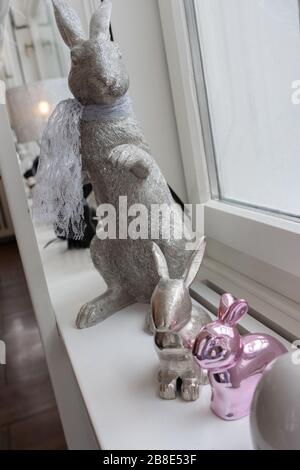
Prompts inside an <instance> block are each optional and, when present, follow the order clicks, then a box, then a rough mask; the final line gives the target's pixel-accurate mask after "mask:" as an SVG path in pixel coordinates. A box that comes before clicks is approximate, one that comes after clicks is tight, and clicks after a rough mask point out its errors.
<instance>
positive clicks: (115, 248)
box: [53, 0, 193, 328]
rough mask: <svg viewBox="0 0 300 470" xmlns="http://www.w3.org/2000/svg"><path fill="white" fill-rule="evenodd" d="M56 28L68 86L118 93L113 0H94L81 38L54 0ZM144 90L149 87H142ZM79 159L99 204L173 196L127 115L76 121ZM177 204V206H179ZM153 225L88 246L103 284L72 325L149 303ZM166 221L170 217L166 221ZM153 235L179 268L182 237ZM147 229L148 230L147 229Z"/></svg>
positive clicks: (185, 256)
mask: <svg viewBox="0 0 300 470" xmlns="http://www.w3.org/2000/svg"><path fill="white" fill-rule="evenodd" d="M53 4H54V8H55V15H56V20H57V24H58V27H59V30H60V33H61V35H62V37H63V39H64V41H65V43H66V44H67V45H68V47H69V48H70V50H71V58H72V68H71V72H70V76H69V86H70V90H71V92H72V93H73V95H74V96H75V98H76V99H77V100H78V101H79V102H80V103H81V104H82V105H84V106H89V105H96V106H102V105H105V106H110V105H114V104H115V103H117V102H118V100H120V99H121V98H122V97H124V96H125V95H126V93H127V91H128V88H129V77H128V74H127V72H126V69H125V67H124V65H123V62H122V56H121V54H120V51H119V48H118V46H117V45H116V43H114V42H112V41H111V38H110V33H109V26H110V17H111V8H112V4H111V2H110V1H108V0H106V1H104V2H103V3H100V2H99V8H98V9H97V11H96V12H95V13H94V15H93V17H92V19H91V24H90V37H89V39H86V38H85V35H84V33H83V31H82V28H81V24H80V20H79V18H78V16H77V15H76V13H75V12H74V11H73V10H72V9H71V7H70V6H69V5H68V3H67V2H66V1H64V0H53ZM145 93H147V90H145ZM81 154H82V165H83V168H84V170H85V171H86V172H87V174H88V176H89V178H90V181H91V183H92V185H93V189H94V192H95V196H96V202H97V204H98V205H100V204H103V203H105V204H107V203H110V204H112V205H113V206H114V207H115V208H116V210H117V225H118V224H119V220H120V217H122V216H123V215H124V214H122V213H121V211H120V213H119V211H118V207H119V200H120V199H119V198H120V197H121V196H126V197H127V204H128V207H130V206H132V205H134V204H137V203H138V204H143V205H144V206H145V207H146V208H147V209H148V210H149V213H150V209H151V206H152V205H155V204H165V205H166V206H167V207H173V206H174V201H173V199H172V196H171V193H170V191H169V188H168V185H167V183H166V180H165V178H164V176H163V175H162V173H161V171H160V169H159V167H158V165H157V164H156V163H155V160H154V158H153V157H152V156H151V153H150V149H149V147H148V145H147V143H146V142H145V140H144V136H143V134H142V132H141V130H140V128H139V126H138V123H137V122H136V120H135V117H134V115H133V114H131V115H130V116H125V117H122V118H120V119H116V118H113V119H106V120H101V119H100V120H99V119H98V120H97V118H95V120H93V121H92V122H85V121H84V120H82V123H81ZM176 210H177V211H181V209H180V208H179V207H177V208H176ZM156 223H157V224H158V226H157V227H154V226H153V221H152V226H151V217H150V218H149V236H148V239H147V240H144V239H143V240H142V239H138V240H132V239H116V240H111V239H107V240H104V241H103V240H99V239H98V238H97V237H96V238H95V239H94V241H93V242H92V245H91V255H92V259H93V262H94V265H95V267H96V269H97V270H98V271H99V272H100V273H101V275H102V276H103V278H104V280H105V281H106V284H107V286H108V289H107V291H106V292H105V293H104V294H103V295H101V296H100V297H98V298H96V299H94V300H92V301H91V302H89V303H88V304H86V305H84V306H83V307H82V309H81V311H80V313H79V316H78V319H77V326H78V328H86V327H90V326H92V325H95V324H97V323H99V322H100V321H102V320H104V319H106V318H107V317H109V316H110V315H112V314H113V313H114V312H116V311H118V310H120V309H122V308H124V307H126V306H128V305H131V304H133V303H136V302H142V303H150V299H151V295H152V293H153V290H154V288H155V286H156V285H157V283H158V280H159V278H158V275H157V271H156V269H155V264H154V261H153V256H152V241H151V229H152V230H153V229H154V231H155V229H158V230H157V231H156V232H158V233H159V230H161V229H162V227H161V225H162V224H163V223H166V222H160V218H159V221H158V222H156ZM167 223H169V224H170V222H167ZM172 229H174V221H173V222H172V220H171V236H170V238H169V239H165V240H164V239H162V240H159V241H158V243H159V245H160V247H161V250H162V252H163V253H164V256H165V257H166V259H167V261H168V265H169V269H170V275H171V276H173V277H174V278H179V277H180V276H182V275H183V273H184V271H185V269H186V266H187V263H188V262H189V260H190V258H191V256H192V254H193V252H189V251H186V249H185V245H186V240H185V239H184V237H182V238H181V239H179V240H178V239H175V237H174V236H173V235H172V233H174V232H172ZM152 233H153V232H152Z"/></svg>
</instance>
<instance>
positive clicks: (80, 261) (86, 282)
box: [37, 229, 252, 450]
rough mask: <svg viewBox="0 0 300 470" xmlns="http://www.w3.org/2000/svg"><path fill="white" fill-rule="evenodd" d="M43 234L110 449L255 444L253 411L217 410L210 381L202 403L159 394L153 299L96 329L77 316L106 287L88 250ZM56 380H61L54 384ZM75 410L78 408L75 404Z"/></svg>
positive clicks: (66, 327)
mask: <svg viewBox="0 0 300 470" xmlns="http://www.w3.org/2000/svg"><path fill="white" fill-rule="evenodd" d="M37 238H38V242H39V246H40V249H41V254H42V260H43V265H44V269H45V275H46V280H47V284H48V288H49V293H50V297H51V301H52V305H53V308H54V311H55V314H56V318H57V324H58V328H59V331H60V335H61V337H62V340H63V342H64V344H65V347H66V352H67V354H68V357H69V359H70V362H71V364H72V367H73V370H74V373H75V375H76V378H77V381H78V386H79V387H80V390H81V394H82V397H83V400H84V403H85V405H86V409H87V411H88V415H89V417H90V420H91V423H92V427H93V429H94V431H95V435H96V437H97V440H98V442H99V446H100V447H101V448H102V449H103V450H114V449H124V450H125V449H126V450H132V449H155V450H167V449H173V450H183V449H185V450H189V449H190V450H204V449H233V450H241V449H243V450H247V449H252V444H251V438H250V429H249V419H248V418H245V419H243V420H240V421H236V422H225V421H222V420H220V419H219V418H217V417H216V416H214V415H213V413H212V412H211V411H210V387H209V386H207V387H205V388H204V389H203V391H202V395H201V397H200V399H199V400H198V401H197V402H195V403H184V402H182V401H181V400H180V399H177V400H176V401H171V402H166V401H163V400H161V399H159V398H158V397H157V382H156V374H157V371H158V367H159V362H158V358H157V356H156V353H155V350H154V346H153V338H151V337H149V336H147V335H146V334H145V333H144V331H143V325H144V321H145V315H146V311H147V308H148V307H147V306H146V305H134V306H132V307H129V308H127V309H125V310H123V311H122V312H119V313H117V314H115V315H114V316H113V317H112V318H110V319H109V320H107V321H105V322H104V323H102V324H100V325H98V326H96V327H94V328H91V329H89V330H84V331H78V330H77V329H76V328H75V325H74V321H75V317H76V314H77V312H78V310H79V308H80V306H81V305H82V304H83V303H84V302H86V301H88V300H90V299H92V298H93V297H95V296H97V295H99V294H100V293H101V291H104V290H105V284H104V282H103V281H102V280H101V278H100V277H99V275H98V273H97V272H96V271H95V270H94V268H93V266H92V263H91V260H90V256H89V252H88V250H83V251H68V250H67V249H66V245H65V244H64V243H59V244H53V245H51V246H50V247H48V249H47V250H43V249H42V247H43V246H44V245H45V244H46V243H47V242H48V241H49V240H50V239H51V238H53V234H52V232H51V231H48V230H42V229H39V230H38V231H37ZM54 385H55V384H54ZM74 413H76V410H74Z"/></svg>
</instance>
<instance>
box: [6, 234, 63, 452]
mask: <svg viewBox="0 0 300 470" xmlns="http://www.w3.org/2000/svg"><path fill="white" fill-rule="evenodd" d="M0 340H2V341H4V342H5V343H6V348H7V356H6V366H1V365H0V450H40V449H41V450H59V449H65V448H66V443H65V439H64V435H63V431H62V427H61V423H60V419H59V416H58V413H57V409H56V404H55V399H54V395H53V391H52V387H51V384H50V380H49V375H48V370H47V365H46V361H45V357H44V353H43V348H42V344H41V339H40V335H39V331H38V327H37V323H36V321H35V317H34V313H33V309H32V305H31V300H30V296H29V293H28V288H27V285H26V280H25V276H24V272H23V269H22V263H21V260H20V257H19V253H18V249H17V245H16V244H15V243H10V244H6V245H1V244H0Z"/></svg>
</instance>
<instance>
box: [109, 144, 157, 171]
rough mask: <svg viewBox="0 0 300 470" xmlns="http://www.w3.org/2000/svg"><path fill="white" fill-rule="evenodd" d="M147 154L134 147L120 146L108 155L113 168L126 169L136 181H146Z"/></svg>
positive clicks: (147, 168)
mask: <svg viewBox="0 0 300 470" xmlns="http://www.w3.org/2000/svg"><path fill="white" fill-rule="evenodd" d="M146 157H147V153H146V152H145V151H144V150H142V149H140V148H139V147H135V146H134V145H121V146H119V147H116V148H115V149H114V150H113V151H112V153H111V154H110V159H111V161H112V162H113V165H114V167H115V168H124V169H127V171H129V172H130V173H132V174H133V175H134V176H135V177H136V178H138V179H142V180H144V179H146V178H148V176H149V174H150V167H149V163H148V162H147V158H146Z"/></svg>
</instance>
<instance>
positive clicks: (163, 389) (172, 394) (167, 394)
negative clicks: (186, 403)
mask: <svg viewBox="0 0 300 470" xmlns="http://www.w3.org/2000/svg"><path fill="white" fill-rule="evenodd" d="M176 393H177V383H176V381H175V380H174V381H173V382H171V383H161V384H160V386H159V396H160V398H162V399H163V400H175V399H176Z"/></svg>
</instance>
